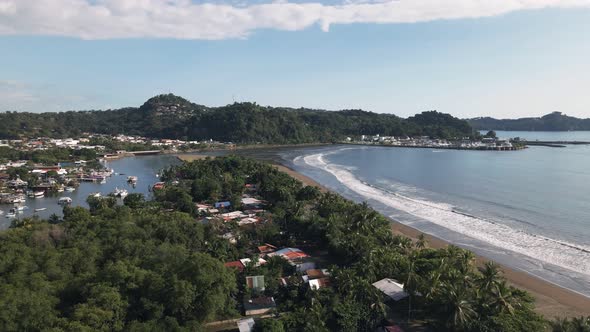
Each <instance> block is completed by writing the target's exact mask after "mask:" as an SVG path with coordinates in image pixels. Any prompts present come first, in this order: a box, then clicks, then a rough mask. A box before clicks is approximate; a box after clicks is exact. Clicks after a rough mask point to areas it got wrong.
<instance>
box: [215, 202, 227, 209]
mask: <svg viewBox="0 0 590 332" xmlns="http://www.w3.org/2000/svg"><path fill="white" fill-rule="evenodd" d="M230 205H231V203H230V202H217V203H215V208H217V209H220V208H227V207H230Z"/></svg>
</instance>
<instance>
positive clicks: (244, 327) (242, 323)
mask: <svg viewBox="0 0 590 332" xmlns="http://www.w3.org/2000/svg"><path fill="white" fill-rule="evenodd" d="M254 325H256V323H255V322H254V318H246V319H240V320H239V321H238V330H239V331H240V332H252V331H254Z"/></svg>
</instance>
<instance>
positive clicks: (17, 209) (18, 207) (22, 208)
mask: <svg viewBox="0 0 590 332" xmlns="http://www.w3.org/2000/svg"><path fill="white" fill-rule="evenodd" d="M28 208H29V207H28V206H24V205H18V206H15V207H14V209H15V210H16V212H18V213H20V212H22V211H24V210H26V209H28Z"/></svg>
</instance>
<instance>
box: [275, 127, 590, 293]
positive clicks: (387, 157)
mask: <svg viewBox="0 0 590 332" xmlns="http://www.w3.org/2000/svg"><path fill="white" fill-rule="evenodd" d="M523 134H528V135H529V136H528V137H527V139H540V140H545V139H548V138H547V136H543V135H544V133H537V135H534V134H531V133H522V132H521V133H518V134H517V135H516V136H518V135H520V137H525V136H524V135H523ZM498 135H499V136H500V137H508V136H514V134H513V133H511V132H499V133H498ZM548 135H550V136H551V137H552V138H551V139H554V140H572V139H576V140H587V141H590V133H588V132H582V133H580V132H579V133H576V134H575V135H574V137H575V138H569V137H571V136H572V134H571V133H562V136H560V135H558V134H556V133H549V134H548ZM535 136H538V138H535ZM566 137H567V138H566ZM281 157H282V158H283V159H284V161H285V162H286V163H288V164H289V165H290V166H291V167H292V168H293V169H295V170H296V171H299V172H301V173H303V174H305V175H307V176H309V177H311V178H312V179H314V180H316V181H317V182H319V183H321V184H322V185H325V186H326V187H328V188H330V189H333V190H335V191H337V192H339V193H341V194H343V195H344V196H345V197H347V198H349V199H352V200H355V201H357V202H361V201H367V202H368V203H369V204H371V205H372V206H373V207H374V208H375V209H376V210H378V211H379V212H381V213H383V214H385V215H386V216H388V217H390V218H392V219H394V220H396V221H399V222H401V223H403V224H406V225H408V226H411V227H414V228H416V229H419V230H421V231H423V232H425V233H428V234H431V235H434V236H437V237H439V238H442V239H444V240H447V241H449V242H451V243H453V244H455V245H458V246H461V247H464V248H467V249H470V250H472V251H474V252H475V253H477V254H480V255H482V256H484V257H488V258H491V259H494V260H496V261H498V262H499V263H501V264H505V265H506V266H509V267H511V268H514V269H518V270H523V271H526V272H528V273H530V274H533V275H535V276H537V277H539V278H542V279H545V280H547V281H549V282H552V283H555V284H558V285H560V286H563V287H565V288H568V289H571V290H573V291H575V292H578V293H581V294H584V295H586V296H590V146H580V145H578V146H568V147H566V148H548V147H531V148H529V149H526V150H523V151H510V152H507V151H505V152H494V151H458V150H436V149H412V148H392V147H378V146H347V145H336V146H329V147H322V148H313V149H309V148H308V149H303V150H294V151H284V152H282V153H281Z"/></svg>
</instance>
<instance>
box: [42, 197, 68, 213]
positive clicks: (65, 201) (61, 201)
mask: <svg viewBox="0 0 590 332" xmlns="http://www.w3.org/2000/svg"><path fill="white" fill-rule="evenodd" d="M57 204H59V205H67V204H72V199H71V198H69V197H61V198H60V199H59V200H58V201H57ZM35 211H37V210H36V209H35Z"/></svg>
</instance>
